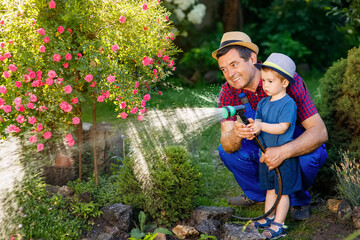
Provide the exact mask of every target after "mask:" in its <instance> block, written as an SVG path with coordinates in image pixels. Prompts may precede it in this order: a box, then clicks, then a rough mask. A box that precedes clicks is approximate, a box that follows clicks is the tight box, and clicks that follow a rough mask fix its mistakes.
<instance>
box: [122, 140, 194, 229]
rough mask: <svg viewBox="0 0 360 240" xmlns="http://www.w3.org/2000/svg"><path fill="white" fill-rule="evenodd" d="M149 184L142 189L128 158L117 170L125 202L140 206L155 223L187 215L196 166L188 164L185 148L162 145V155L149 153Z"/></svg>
mask: <svg viewBox="0 0 360 240" xmlns="http://www.w3.org/2000/svg"><path fill="white" fill-rule="evenodd" d="M149 156H152V157H149V161H147V162H148V163H150V165H151V167H150V169H151V170H150V172H151V180H152V182H151V188H150V190H148V191H145V193H144V192H143V191H142V189H141V186H140V184H139V182H138V181H137V179H136V177H135V174H134V172H133V167H132V164H131V160H126V161H125V162H124V167H123V168H122V169H121V170H120V172H119V182H118V184H119V188H118V190H119V195H120V196H121V198H122V201H123V202H124V203H126V204H130V205H133V206H134V207H137V208H140V209H143V210H144V211H145V212H146V213H147V214H149V216H150V217H151V218H152V219H154V221H155V222H156V223H158V224H170V223H174V222H176V221H178V220H181V219H185V218H187V217H189V215H190V213H191V211H192V208H193V204H194V200H195V196H196V194H197V191H198V180H199V178H200V172H199V170H198V169H197V168H196V167H194V166H192V164H191V162H190V160H189V156H188V154H187V152H186V150H185V149H184V148H182V147H178V146H170V147H168V148H166V149H165V155H164V156H159V155H157V154H156V155H155V154H152V155H149Z"/></svg>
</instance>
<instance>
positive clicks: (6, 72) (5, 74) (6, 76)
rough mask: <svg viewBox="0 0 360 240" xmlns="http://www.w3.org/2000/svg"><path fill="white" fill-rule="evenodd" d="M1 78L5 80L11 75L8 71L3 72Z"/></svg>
mask: <svg viewBox="0 0 360 240" xmlns="http://www.w3.org/2000/svg"><path fill="white" fill-rule="evenodd" d="M3 76H4V78H5V79H6V78H9V77H11V74H10V73H9V72H8V71H4V72H3Z"/></svg>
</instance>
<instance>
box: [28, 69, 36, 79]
mask: <svg viewBox="0 0 360 240" xmlns="http://www.w3.org/2000/svg"><path fill="white" fill-rule="evenodd" d="M35 77H36V73H35V72H33V71H30V72H29V78H31V79H33V78H35Z"/></svg>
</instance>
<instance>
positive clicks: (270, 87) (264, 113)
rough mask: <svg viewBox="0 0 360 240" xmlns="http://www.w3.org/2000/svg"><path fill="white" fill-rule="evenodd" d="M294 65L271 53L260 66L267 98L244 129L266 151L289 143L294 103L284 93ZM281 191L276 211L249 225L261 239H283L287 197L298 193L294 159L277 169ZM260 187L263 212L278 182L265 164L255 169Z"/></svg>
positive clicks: (296, 160)
mask: <svg viewBox="0 0 360 240" xmlns="http://www.w3.org/2000/svg"><path fill="white" fill-rule="evenodd" d="M295 68H296V66H295V63H294V62H293V61H292V60H291V58H289V57H288V56H286V55H284V54H281V53H272V54H271V55H270V56H269V57H268V58H267V59H266V61H265V62H264V63H263V64H262V66H261V79H262V85H263V86H262V87H263V89H264V91H265V92H266V94H267V95H268V97H266V98H263V99H262V100H261V101H260V102H259V104H258V106H257V110H256V115H255V121H254V122H253V123H251V124H249V125H248V127H249V128H251V129H252V130H253V131H254V133H255V134H256V135H258V134H260V135H259V140H260V142H261V143H262V145H263V146H264V148H265V149H266V148H267V147H276V146H281V145H283V144H285V143H287V142H290V141H292V140H293V134H294V129H295V122H296V104H295V101H294V100H293V99H292V98H291V97H290V96H289V95H288V94H287V93H286V88H287V87H288V86H289V85H291V84H293V83H294V79H293V76H294V73H295ZM278 169H279V171H280V174H281V178H282V184H283V191H282V196H281V199H280V202H279V204H278V206H277V207H276V210H275V211H274V212H273V213H271V214H270V216H269V217H268V218H265V219H261V220H259V221H256V222H253V223H252V225H253V226H255V227H257V228H266V229H265V230H264V231H263V232H262V236H263V237H265V238H266V239H277V238H280V237H283V236H285V235H286V233H285V229H286V226H285V225H284V222H285V218H286V215H287V212H288V210H289V205H290V201H289V194H290V193H293V192H295V191H298V190H301V172H300V166H299V162H298V159H297V158H291V159H287V160H285V161H284V162H283V163H282V164H281V165H280V166H279V167H278ZM259 176H260V186H261V188H263V189H266V190H267V193H266V200H265V212H267V211H269V210H270V208H271V207H272V206H273V205H274V203H275V200H276V197H277V193H278V188H279V186H278V182H277V177H276V172H275V170H271V171H269V168H268V167H267V166H266V164H265V163H260V167H259Z"/></svg>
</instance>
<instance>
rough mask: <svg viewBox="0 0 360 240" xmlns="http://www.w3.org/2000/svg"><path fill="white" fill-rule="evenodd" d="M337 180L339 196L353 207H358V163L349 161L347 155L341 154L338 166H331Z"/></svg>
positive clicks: (359, 180) (359, 204)
mask: <svg viewBox="0 0 360 240" xmlns="http://www.w3.org/2000/svg"><path fill="white" fill-rule="evenodd" d="M332 169H333V170H334V171H335V173H336V176H337V179H338V186H337V187H338V190H339V193H340V195H341V196H342V197H343V198H345V199H347V200H348V201H350V203H351V204H352V205H353V206H360V195H359V192H360V163H359V162H356V161H355V159H350V158H349V156H348V153H346V152H344V153H342V154H341V162H340V164H339V165H337V164H334V165H332Z"/></svg>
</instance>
